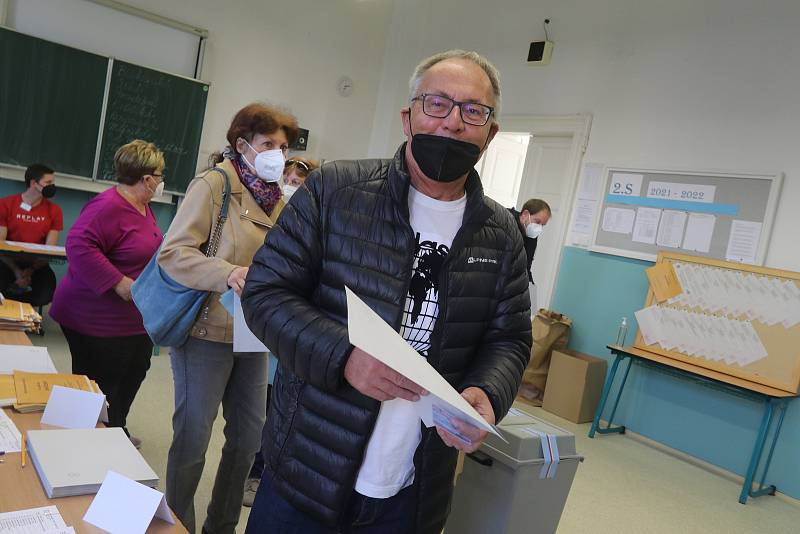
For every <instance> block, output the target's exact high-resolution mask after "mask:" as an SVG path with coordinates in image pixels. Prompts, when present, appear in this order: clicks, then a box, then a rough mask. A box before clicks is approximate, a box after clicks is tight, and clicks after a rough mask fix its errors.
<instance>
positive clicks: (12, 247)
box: [0, 241, 67, 260]
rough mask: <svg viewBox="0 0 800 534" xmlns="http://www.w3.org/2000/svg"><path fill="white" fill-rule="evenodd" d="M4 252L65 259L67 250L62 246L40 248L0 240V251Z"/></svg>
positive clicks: (50, 258) (32, 256) (49, 258)
mask: <svg viewBox="0 0 800 534" xmlns="http://www.w3.org/2000/svg"><path fill="white" fill-rule="evenodd" d="M4 252H5V253H10V254H11V255H15V256H25V257H30V258H31V259H34V258H43V259H47V260H65V259H66V258H67V252H66V251H65V250H64V247H58V250H52V249H49V250H41V249H39V248H37V247H36V246H35V245H33V246H29V245H28V244H27V243H20V242H18V241H13V242H12V241H0V253H4Z"/></svg>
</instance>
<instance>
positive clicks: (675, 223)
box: [656, 210, 686, 248]
mask: <svg viewBox="0 0 800 534" xmlns="http://www.w3.org/2000/svg"><path fill="white" fill-rule="evenodd" d="M685 224H686V212H685V211H674V210H664V213H662V214H661V224H659V225H658V235H657V236H656V244H657V245H658V246H660V247H671V248H680V246H681V241H682V240H683V227H684V226H685Z"/></svg>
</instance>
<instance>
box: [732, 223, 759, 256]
mask: <svg viewBox="0 0 800 534" xmlns="http://www.w3.org/2000/svg"><path fill="white" fill-rule="evenodd" d="M760 238H761V223H760V222H754V221H740V220H734V221H733V222H732V223H731V235H730V237H729V238H728V249H727V250H726V251H725V259H726V260H728V261H738V262H742V263H755V262H756V255H757V254H758V242H759V240H760Z"/></svg>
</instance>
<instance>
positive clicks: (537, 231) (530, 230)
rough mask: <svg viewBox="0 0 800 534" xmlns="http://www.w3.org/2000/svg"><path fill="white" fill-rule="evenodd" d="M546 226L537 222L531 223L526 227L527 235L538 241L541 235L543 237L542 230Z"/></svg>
mask: <svg viewBox="0 0 800 534" xmlns="http://www.w3.org/2000/svg"><path fill="white" fill-rule="evenodd" d="M543 229H544V226H542V225H541V224H538V223H535V222H529V223H528V225H527V226H526V227H525V235H526V236H528V237H530V238H531V239H536V238H537V237H539V236H540V235H542V230H543Z"/></svg>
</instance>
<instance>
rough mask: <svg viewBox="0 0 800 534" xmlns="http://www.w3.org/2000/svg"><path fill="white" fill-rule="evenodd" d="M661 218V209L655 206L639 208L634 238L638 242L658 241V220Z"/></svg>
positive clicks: (651, 242) (634, 226) (634, 227)
mask: <svg viewBox="0 0 800 534" xmlns="http://www.w3.org/2000/svg"><path fill="white" fill-rule="evenodd" d="M660 220H661V210H660V209H655V208H639V209H637V210H636V222H635V223H634V225H633V240H634V241H636V242H637V243H648V244H650V245H652V244H654V243H655V242H656V233H657V232H658V221H660Z"/></svg>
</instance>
